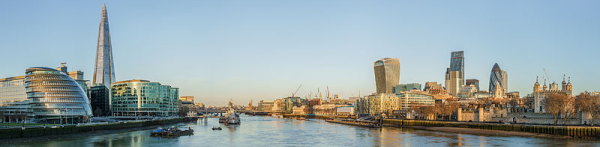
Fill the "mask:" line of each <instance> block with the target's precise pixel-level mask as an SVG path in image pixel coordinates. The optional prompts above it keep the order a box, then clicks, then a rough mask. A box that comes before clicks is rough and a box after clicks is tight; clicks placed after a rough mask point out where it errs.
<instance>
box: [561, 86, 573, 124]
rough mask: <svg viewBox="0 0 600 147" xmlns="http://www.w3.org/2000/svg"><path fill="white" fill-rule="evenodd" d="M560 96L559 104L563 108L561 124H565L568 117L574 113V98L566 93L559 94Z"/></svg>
mask: <svg viewBox="0 0 600 147" xmlns="http://www.w3.org/2000/svg"><path fill="white" fill-rule="evenodd" d="M559 95H560V96H559V97H561V98H562V101H561V105H562V108H563V111H562V112H563V119H564V123H563V124H565V125H566V124H567V122H568V121H569V119H570V118H571V117H573V115H574V114H575V98H573V97H572V96H567V95H566V94H562V93H561V94H559Z"/></svg>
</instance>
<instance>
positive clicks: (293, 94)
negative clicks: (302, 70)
mask: <svg viewBox="0 0 600 147" xmlns="http://www.w3.org/2000/svg"><path fill="white" fill-rule="evenodd" d="M300 87H302V84H300V86H298V89H296V92H294V93H292V97H294V96H295V95H296V93H298V90H300Z"/></svg>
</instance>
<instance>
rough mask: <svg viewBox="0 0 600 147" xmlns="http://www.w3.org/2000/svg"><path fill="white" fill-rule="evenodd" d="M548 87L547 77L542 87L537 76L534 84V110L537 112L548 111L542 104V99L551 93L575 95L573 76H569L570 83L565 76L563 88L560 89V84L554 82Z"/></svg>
mask: <svg viewBox="0 0 600 147" xmlns="http://www.w3.org/2000/svg"><path fill="white" fill-rule="evenodd" d="M550 87H551V88H550V89H548V86H546V79H544V85H543V86H542V87H540V83H539V82H538V80H537V78H536V80H535V84H534V85H533V93H532V95H533V111H534V112H535V113H544V112H546V111H545V109H544V106H543V105H542V101H543V100H544V99H546V97H548V95H550V94H551V93H564V94H566V95H567V96H573V84H571V77H569V81H568V83H567V82H566V81H565V78H564V77H563V87H562V89H561V90H559V89H558V84H556V83H553V84H551V86H550Z"/></svg>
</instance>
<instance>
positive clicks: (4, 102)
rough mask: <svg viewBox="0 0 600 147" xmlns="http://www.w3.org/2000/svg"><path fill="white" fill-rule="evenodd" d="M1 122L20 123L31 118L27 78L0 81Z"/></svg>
mask: <svg viewBox="0 0 600 147" xmlns="http://www.w3.org/2000/svg"><path fill="white" fill-rule="evenodd" d="M0 113H2V115H1V118H0V122H18V121H23V120H25V119H27V117H31V116H32V115H31V109H30V107H29V101H28V100H27V93H26V89H25V76H17V77H9V78H4V79H0Z"/></svg>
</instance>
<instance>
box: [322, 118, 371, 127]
mask: <svg viewBox="0 0 600 147" xmlns="http://www.w3.org/2000/svg"><path fill="white" fill-rule="evenodd" d="M325 121H326V122H330V123H338V124H345V125H354V126H361V127H368V128H381V124H379V123H377V121H368V120H353V119H326V120H325Z"/></svg>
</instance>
